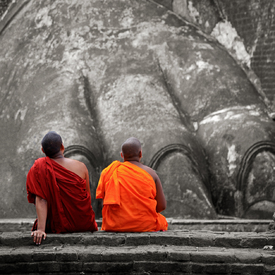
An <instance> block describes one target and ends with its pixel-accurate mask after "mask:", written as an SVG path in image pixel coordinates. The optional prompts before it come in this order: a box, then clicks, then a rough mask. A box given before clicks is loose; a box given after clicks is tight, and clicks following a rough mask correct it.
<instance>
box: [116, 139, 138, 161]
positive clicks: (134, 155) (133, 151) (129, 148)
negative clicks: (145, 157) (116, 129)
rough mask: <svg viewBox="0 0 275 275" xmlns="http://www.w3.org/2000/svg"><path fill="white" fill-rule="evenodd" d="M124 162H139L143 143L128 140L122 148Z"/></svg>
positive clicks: (136, 140)
mask: <svg viewBox="0 0 275 275" xmlns="http://www.w3.org/2000/svg"><path fill="white" fill-rule="evenodd" d="M121 151H122V155H123V158H124V160H136V159H137V160H139V158H140V157H141V143H140V141H139V140H138V139H137V138H134V137H130V138H128V139H127V140H126V141H125V142H124V143H123V144H122V146H121Z"/></svg>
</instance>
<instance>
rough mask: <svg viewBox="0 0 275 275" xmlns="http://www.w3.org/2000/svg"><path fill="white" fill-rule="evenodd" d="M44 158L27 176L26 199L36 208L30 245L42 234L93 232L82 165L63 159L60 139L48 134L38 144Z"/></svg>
mask: <svg viewBox="0 0 275 275" xmlns="http://www.w3.org/2000/svg"><path fill="white" fill-rule="evenodd" d="M41 145H42V152H43V153H44V154H45V155H46V157H42V158H39V159H37V160H36V161H35V162H34V164H33V166H32V167H31V169H30V171H29V172H28V175H27V184H26V185H27V197H28V201H29V203H34V204H35V207H36V213H37V219H36V221H35V223H34V225H33V228H32V234H31V235H32V237H33V241H34V242H35V243H36V244H37V245H40V244H41V241H42V238H43V240H45V239H46V233H66V232H83V231H97V230H98V228H97V223H96V222H95V214H94V211H93V209H92V206H91V195H90V184H89V173H88V170H87V167H86V166H85V164H84V163H82V162H80V161H77V160H73V159H69V158H65V157H64V150H65V148H64V145H63V142H62V139H61V136H60V135H58V134H57V133H56V132H54V131H50V132H48V133H47V134H46V135H45V136H44V138H43V140H42V143H41Z"/></svg>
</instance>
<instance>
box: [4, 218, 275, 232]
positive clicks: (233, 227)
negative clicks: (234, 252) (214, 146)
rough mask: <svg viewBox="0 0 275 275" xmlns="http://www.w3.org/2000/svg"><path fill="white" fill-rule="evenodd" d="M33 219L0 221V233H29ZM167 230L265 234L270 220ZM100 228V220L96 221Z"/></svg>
mask: <svg viewBox="0 0 275 275" xmlns="http://www.w3.org/2000/svg"><path fill="white" fill-rule="evenodd" d="M34 220H35V218H25V219H24V218H17V219H16V218H15V219H0V232H10V231H21V232H24V231H28V232H29V231H30V230H31V228H32V225H33V222H34ZM167 221H168V225H169V226H168V230H182V229H183V230H212V231H230V232H265V231H267V230H268V228H269V226H270V224H271V223H272V222H273V221H272V220H258V219H256V220H255V219H236V218H231V219H229V218H226V219H225V218H222V219H216V220H197V219H174V218H168V219H167ZM97 224H98V226H101V220H97Z"/></svg>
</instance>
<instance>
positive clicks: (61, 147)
mask: <svg viewBox="0 0 275 275" xmlns="http://www.w3.org/2000/svg"><path fill="white" fill-rule="evenodd" d="M60 151H65V147H64V144H63V143H62V144H61V146H60Z"/></svg>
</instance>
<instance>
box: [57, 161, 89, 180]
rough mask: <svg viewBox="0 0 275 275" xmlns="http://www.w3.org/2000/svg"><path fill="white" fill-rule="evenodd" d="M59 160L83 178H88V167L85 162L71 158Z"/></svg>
mask: <svg viewBox="0 0 275 275" xmlns="http://www.w3.org/2000/svg"><path fill="white" fill-rule="evenodd" d="M58 162H59V164H61V165H62V166H64V167H65V168H67V169H68V170H70V171H72V172H74V173H76V174H77V175H79V176H80V177H81V178H83V179H85V178H86V174H87V167H86V165H85V164H84V163H83V162H81V161H78V160H75V159H70V158H63V159H59V161H58Z"/></svg>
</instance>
